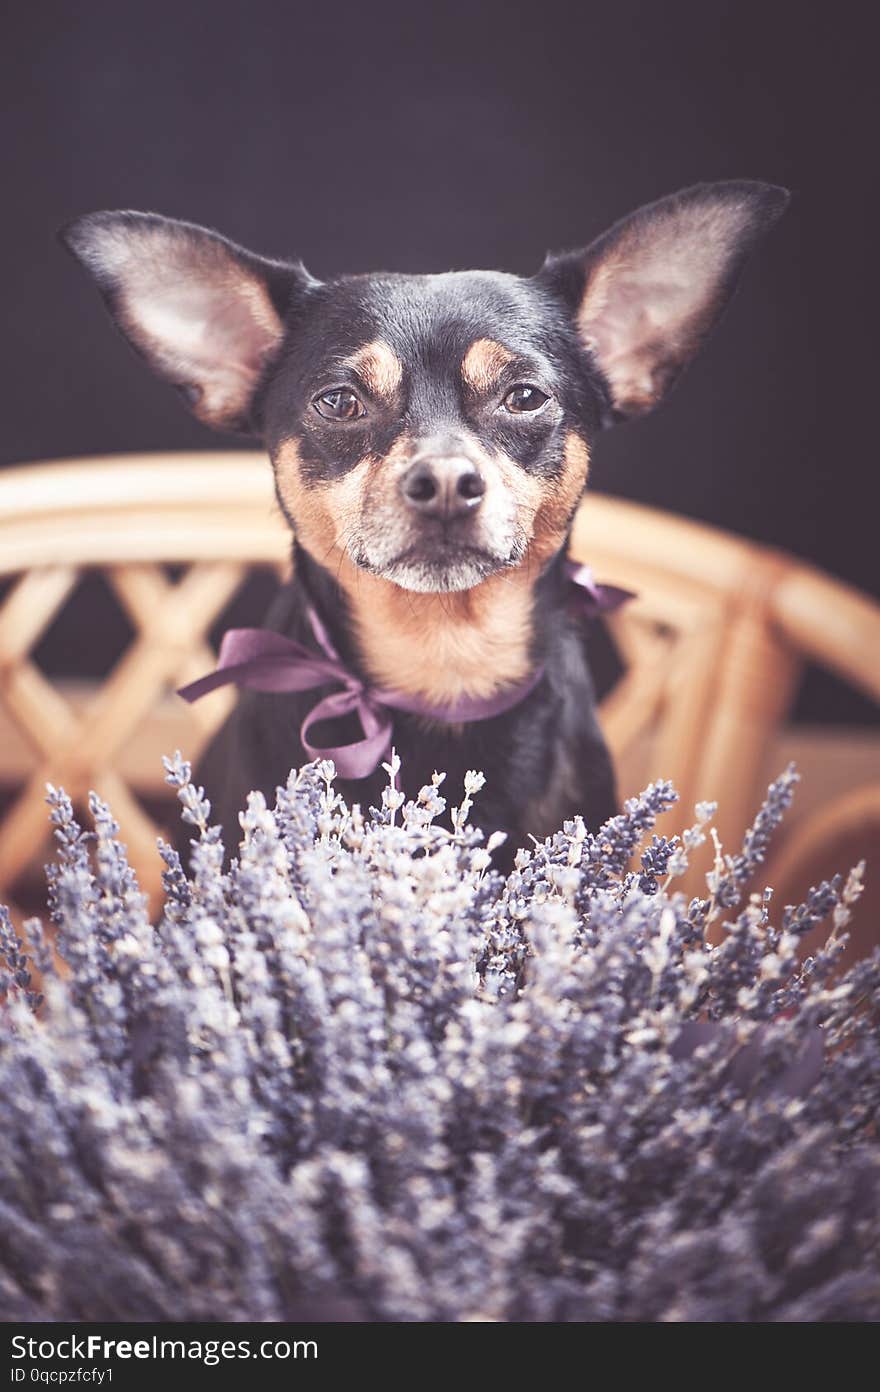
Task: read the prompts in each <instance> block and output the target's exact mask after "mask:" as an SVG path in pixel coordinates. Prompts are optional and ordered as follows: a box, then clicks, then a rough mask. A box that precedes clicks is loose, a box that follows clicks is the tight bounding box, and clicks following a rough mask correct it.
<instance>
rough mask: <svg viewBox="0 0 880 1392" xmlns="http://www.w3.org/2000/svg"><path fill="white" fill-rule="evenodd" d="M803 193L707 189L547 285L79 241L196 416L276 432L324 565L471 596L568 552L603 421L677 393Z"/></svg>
mask: <svg viewBox="0 0 880 1392" xmlns="http://www.w3.org/2000/svg"><path fill="white" fill-rule="evenodd" d="M786 202H787V195H786V194H785V192H784V191H783V190H782V189H778V188H775V187H772V186H770V185H767V184H759V183H749V182H732V183H721V184H708V185H700V186H698V187H696V188H692V189H688V190H685V191H684V192H683V193H679V194H675V195H673V196H672V197H670V198H666V199H663V200H662V201H661V202H659V203H655V204H652V205H650V206H649V207H646V208H643V209H640V210H639V211H638V212H636V213H634V214H633V215H632V216H630V217H628V218H626V219H624V220H623V221H622V222H620V223H618V224H617V225H616V226H614V227H613V228H611V230H610V231H609V232H607V233H606V234H605V235H604V236H603V237H601V238H600V239H599V240H598V241H596V242H594V243H593V244H592V245H591V246H589V247H588V248H586V250H582V251H577V252H571V253H566V254H564V255H559V256H551V257H549V258H548V259H547V261H546V262H545V264H544V266H543V267H542V269H541V270H540V271H539V273H538V274H537V275H536V276H534V277H532V278H531V279H524V278H520V277H518V276H513V275H506V274H503V273H499V272H488V271H464V272H454V273H449V274H445V275H424V276H413V275H386V274H380V275H367V276H344V277H340V278H339V279H336V280H332V281H329V282H327V283H321V282H318V281H316V280H314V279H313V278H312V277H311V276H310V275H309V274H308V272H307V271H306V270H305V269H304V268H303V266H302V265H300V264H298V263H283V262H275V261H268V260H265V259H263V258H261V257H258V256H254V255H253V254H251V253H250V252H247V251H244V250H243V249H241V248H240V247H237V246H234V245H233V244H232V243H231V242H228V241H227V240H225V239H224V238H222V237H220V236H218V235H217V234H216V233H213V232H209V231H206V230H205V229H203V228H200V227H195V226H192V225H190V224H188V223H182V222H176V221H171V220H168V219H166V218H161V217H157V216H155V215H153V214H143V213H96V214H93V215H91V216H88V217H85V218H82V219H80V220H79V221H78V222H76V223H74V224H73V225H72V226H71V227H69V228H67V229H66V231H65V234H64V236H65V240H66V242H67V245H68V246H69V247H70V248H71V250H72V251H73V252H74V253H75V254H76V255H77V256H78V258H79V259H80V260H81V261H82V262H83V263H84V264H85V265H86V267H87V268H88V269H89V270H90V271H91V272H92V274H93V275H94V276H95V278H96V280H97V281H98V284H99V286H100V288H101V290H102V292H103V294H104V296H105V298H106V300H107V302H108V304H109V307H110V309H111V311H112V313H113V315H114V317H115V319H116V321H117V323H118V324H119V326H120V327H121V328H122V330H123V332H124V333H125V334H126V336H127V337H128V339H129V340H130V342H131V343H132V344H133V346H134V347H135V349H136V350H137V351H138V352H139V353H140V354H141V355H142V356H143V357H145V358H146V359H147V361H148V362H149V363H150V364H151V365H152V366H153V368H154V369H155V370H156V371H157V372H159V373H160V374H161V375H162V376H163V377H165V378H166V379H167V380H168V381H170V382H171V383H172V384H173V385H174V386H176V387H177V388H178V389H179V390H180V392H181V393H182V394H183V396H184V398H185V399H186V401H187V403H188V404H189V406H190V408H191V409H192V410H193V411H194V412H195V414H196V415H197V416H198V417H199V418H200V419H201V420H203V421H205V422H207V423H208V424H210V425H213V426H216V427H218V428H221V429H231V430H246V431H249V432H252V433H255V434H258V435H260V436H262V438H263V439H264V440H265V442H266V444H267V446H268V449H269V452H270V454H271V457H272V461H273V465H274V468H275V474H276V482H277V492H278V497H279V500H280V502H281V505H282V507H283V509H284V512H285V514H286V516H287V518H288V520H289V522H290V523H291V526H292V527H293V529H294V532H295V534H296V536H297V538H298V540H299V542H300V544H301V545H303V546H304V547H305V549H306V550H307V551H308V552H309V554H310V555H311V556H312V557H313V558H314V559H315V560H317V561H318V562H320V563H323V564H325V565H330V566H332V567H333V569H334V570H339V569H340V567H342V566H343V565H345V566H347V567H349V568H351V567H354V568H358V569H360V570H361V571H367V572H369V573H370V574H372V575H374V576H380V577H382V578H384V579H385V580H387V581H391V582H393V583H394V584H396V585H397V586H400V587H403V588H404V589H408V590H416V591H422V592H426V591H427V592H444V591H447V592H448V591H455V590H467V589H470V588H472V587H474V586H476V585H478V584H479V583H480V582H481V581H482V580H484V579H485V578H486V577H488V576H490V575H492V574H494V573H496V572H498V571H501V570H504V569H507V568H510V567H517V566H521V565H523V564H528V565H529V566H530V567H532V566H534V567H535V571H536V573H537V572H538V571H539V570H540V569H541V568H542V567H543V565H544V563H545V562H546V560H547V559H549V557H550V556H552V555H553V554H554V553H555V552H556V551H558V549H559V548H560V547H561V546H562V545H563V543H564V541H565V539H566V536H567V533H568V529H569V526H570V523H571V519H572V516H573V513H574V510H575V508H576V506H577V503H578V500H579V498H580V495H581V492H582V490H583V487H584V484H585V482H586V477H587V470H588V465H589V451H590V445H591V441H592V439H593V436H594V435H595V433H596V431H597V429H598V428H599V427H600V426H602V425H604V424H608V423H610V422H612V421H615V420H619V419H623V418H625V417H628V416H634V415H639V414H642V413H643V412H645V411H648V410H650V409H651V408H652V407H653V406H655V405H656V404H657V402H658V401H660V399H661V398H662V397H663V396H664V395H665V393H666V392H667V391H668V390H669V388H670V387H671V385H672V384H673V382H674V381H675V379H676V378H677V376H678V375H679V373H680V372H681V371H682V369H683V368H684V367H685V366H686V365H687V363H688V362H689V361H690V359H691V358H692V357H693V355H694V353H695V352H696V351H697V349H698V348H699V346H700V345H701V343H702V342H703V340H704V339H705V337H706V335H707V333H708V332H709V330H710V329H711V327H712V326H713V324H714V323H715V321H716V320H717V319H718V317H719V315H720V314H721V312H722V310H723V308H724V306H725V304H726V303H727V301H728V299H729V298H730V295H731V294H732V292H733V289H734V287H735V284H736V280H737V277H738V274H739V271H740V268H741V266H742V263H743V261H744V259H745V257H746V255H747V254H748V252H749V251H750V250H751V248H752V247H753V246H754V244H755V243H756V242H757V240H758V239H759V237H760V236H761V235H762V234H763V233H764V232H765V231H766V230H767V229H768V228H769V227H770V226H771V225H772V224H773V222H775V220H776V219H777V218H778V217H779V215H780V214H781V212H782V211H783V209H784V207H785V204H786Z"/></svg>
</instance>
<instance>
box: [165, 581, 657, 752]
mask: <svg viewBox="0 0 880 1392" xmlns="http://www.w3.org/2000/svg"><path fill="white" fill-rule="evenodd" d="M566 568H567V571H568V577H569V580H570V581H571V583H572V585H573V586H574V587H575V588H574V591H573V593H574V595H575V597H576V598H577V602H578V608H579V609H580V611H581V612H582V613H583V614H584V615H585V616H586V617H587V618H590V619H593V618H596V617H597V615H599V614H608V613H611V612H612V611H613V610H615V609H618V608H619V607H620V606H621V604H624V603H626V601H627V600H628V599H631V598H632V597H633V596H632V593H631V591H629V590H622V589H619V588H618V587H617V586H616V585H599V584H597V583H596V581H595V580H594V579H593V573H592V571H591V570H590V567H589V566H586V565H578V564H577V563H576V562H574V561H566ZM307 612H308V617H309V622H310V624H311V626H312V632H313V633H314V635H315V641H316V642H317V644H318V647H319V648H320V649H321V652H320V653H316V652H312V650H311V649H310V648H306V647H304V646H303V644H302V643H297V642H296V641H295V640H294V639H292V638H286V637H285V636H284V634H282V633H273V632H272V631H271V629H266V628H231V629H229V631H228V632H227V633H225V634H224V635H223V642H222V643H221V645H220V657H219V660H218V663H217V670H216V671H214V672H211V673H209V674H208V676H205V677H201V678H200V679H199V680H198V681H194V682H190V684H189V685H188V686H182V687H181V688H180V690H179V692H178V695H179V696H182V697H183V698H184V700H185V701H198V700H199V699H200V698H201V697H202V696H206V695H207V694H208V692H209V691H215V690H216V689H217V687H219V686H228V685H229V684H230V683H233V682H234V683H235V685H236V686H239V687H249V688H250V689H251V690H253V691H313V690H315V688H317V687H321V686H327V685H328V684H330V683H335V684H338V685H339V686H341V688H342V689H341V690H340V691H333V692H331V693H330V694H329V695H328V696H324V697H322V698H321V700H320V701H318V702H317V704H316V705H314V706H313V707H312V709H311V710H310V711H309V713H308V715H307V716H306V718H305V720H304V721H303V723H302V726H301V727H300V739H301V740H302V745H303V748H304V749H305V751H306V753H307V754H308V755H309V757H310V758H311V759H332V760H333V762H334V763H335V765H336V767H337V769H338V771H339V773H340V775H341V776H342V777H343V778H347V779H359V778H366V777H367V775H368V774H371V773H372V772H373V771H374V770H375V769H376V768H378V766H379V764H380V762H381V760H382V758H383V756H384V755H385V754H387V752H388V750H389V749H390V747H391V736H392V730H393V723H392V718H391V714H390V712H391V711H393V710H399V711H408V712H410V714H413V715H422V716H427V717H429V718H430V719H433V720H442V721H445V722H446V723H448V724H451V725H457V724H465V723H468V722H470V721H474V720H489V719H491V717H492V716H494V715H502V714H503V713H504V712H505V711H508V710H512V709H513V707H514V706H517V705H519V703H520V702H521V701H524V700H525V698H526V696H528V695H529V693H530V692H531V691H533V690H534V689H535V687H536V686H537V685H538V682H539V681H540V680H541V678H542V676H543V675H544V668H543V667H537V668H536V669H535V671H534V672H532V673H531V675H530V676H528V677H526V679H525V680H524V681H521V682H518V683H517V684H516V685H515V686H511V687H508V688H507V690H505V691H502V692H500V693H499V694H498V695H496V696H490V697H471V696H463V697H460V698H459V699H458V700H457V701H452V702H450V703H449V704H448V705H439V706H438V705H430V704H429V703H428V702H427V701H425V700H424V699H423V698H421V697H418V696H407V695H406V693H405V692H402V691H393V690H384V689H383V688H381V687H375V686H368V685H367V684H366V683H365V682H363V681H361V679H360V678H359V677H357V676H355V674H354V673H353V672H351V671H349V669H348V668H347V667H346V666H345V664H344V662H343V661H342V659H341V657H340V656H339V654H338V652H337V651H336V649H335V648H334V646H333V644H332V642H331V641H330V637H329V634H328V633H327V630H326V629H325V627H324V625H323V624H322V622H321V620H320V619H319V617H318V615H317V614H316V612H315V610H314V609H313V608H312V607H311V605H309V608H308V611H307ZM352 713H354V714H356V715H357V717H358V720H359V721H360V725H361V729H362V730H363V732H364V734H363V738H362V739H359V740H354V741H353V742H352V743H351V744H340V745H331V746H329V747H328V748H326V749H321V748H319V747H318V746H316V745H313V744H311V743H310V741H309V731H310V730H311V728H312V726H313V725H317V724H318V722H319V721H321V720H335V719H337V718H338V717H340V716H344V715H350V714H352Z"/></svg>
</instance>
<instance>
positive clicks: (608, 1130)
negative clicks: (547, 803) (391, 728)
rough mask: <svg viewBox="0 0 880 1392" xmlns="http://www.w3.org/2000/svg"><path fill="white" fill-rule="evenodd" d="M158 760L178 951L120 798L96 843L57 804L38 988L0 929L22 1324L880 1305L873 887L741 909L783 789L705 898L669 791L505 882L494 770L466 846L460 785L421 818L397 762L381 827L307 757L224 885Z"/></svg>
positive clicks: (821, 1314) (195, 806)
mask: <svg viewBox="0 0 880 1392" xmlns="http://www.w3.org/2000/svg"><path fill="white" fill-rule="evenodd" d="M167 768H168V779H169V782H170V783H172V784H173V785H174V786H175V787H176V788H177V789H178V795H179V798H180V801H181V803H182V806H183V816H184V818H185V820H186V821H187V822H188V823H190V824H191V826H192V828H193V832H194V846H193V854H192V868H191V872H190V874H189V875H186V874H184V872H183V869H182V867H181V864H180V861H179V860H178V858H177V856H176V855H175V853H174V851H172V850H171V849H170V848H169V847H166V846H163V847H162V848H161V851H162V855H163V857H164V860H165V864H166V874H165V884H166V890H167V902H166V904H165V908H164V911H163V915H162V918H161V921H160V922H159V923H158V925H156V926H153V925H152V924H151V922H150V919H149V916H148V913H147V909H146V905H145V901H144V898H143V896H142V895H141V893H140V892H139V889H138V886H137V884H136V882H135V879H134V876H133V874H132V872H131V870H130V868H129V866H128V864H127V861H126V856H125V850H124V848H123V847H122V846H121V845H120V844H119V841H118V840H117V831H118V828H117V826H116V824H115V823H114V821H113V819H112V817H111V814H110V812H109V810H108V808H107V807H106V806H104V804H103V803H101V802H100V801H99V800H98V799H97V798H93V799H92V804H91V815H92V819H93V822H94V830H93V831H84V830H82V829H81V828H80V826H79V825H77V823H76V821H75V820H74V816H73V811H72V808H71V805H70V802H69V801H68V799H67V798H66V797H65V795H64V794H63V793H60V792H55V791H54V790H52V791H51V793H50V798H49V801H50V807H51V818H52V821H53V823H54V827H55V835H56V839H57V843H58V857H57V863H56V864H55V865H54V866H53V867H52V868H51V869H50V871H49V914H50V918H51V920H52V923H53V924H54V925H55V928H56V931H57V940H58V947H59V951H60V954H61V956H62V957H63V960H64V962H65V963H66V970H65V971H64V972H63V973H62V974H58V973H57V972H56V971H55V970H54V969H53V961H52V953H51V951H50V949H49V946H48V940H47V937H46V935H45V933H44V930H43V928H42V927H41V925H40V923H39V922H37V921H32V922H30V923H28V924H27V925H26V928H25V934H26V939H27V941H28V943H29V948H28V950H29V951H30V953H31V954H32V955H33V959H34V961H35V962H36V964H37V966H38V967H39V969H40V972H41V977H42V987H41V989H42V992H43V996H44V999H43V996H39V995H38V994H37V993H36V990H35V988H34V983H33V981H32V977H31V966H32V964H31V962H30V959H29V958H28V956H27V955H26V952H25V948H24V946H23V944H22V942H21V941H20V940H19V939H18V938H17V936H16V934H15V932H14V931H13V928H12V926H11V923H10V921H9V918H8V915H5V913H4V915H3V917H2V919H0V960H2V961H3V962H4V963H5V974H0V987H2V989H3V990H4V991H5V997H6V999H5V1005H2V1006H0V1309H2V1312H3V1314H4V1316H5V1317H6V1318H7V1319H25V1320H26V1319H56V1320H84V1319H86V1320H99V1319H100V1320H114V1319H115V1320H125V1319H137V1320H176V1319H192V1320H200V1319H217V1320H236V1319H254V1320H282V1319H285V1318H290V1317H298V1316H300V1317H301V1316H302V1315H303V1313H304V1311H306V1312H308V1311H309V1310H311V1311H312V1313H317V1314H318V1316H319V1317H320V1316H321V1315H322V1314H323V1317H325V1318H340V1317H341V1318H350V1319H363V1320H368V1319H369V1320H372V1319H378V1320H540V1321H550V1320H651V1321H655V1320H750V1321H756V1320H760V1321H765V1320H766V1321H776V1320H803V1321H806V1320H810V1321H811V1320H841V1319H846V1320H868V1319H876V1318H877V1317H878V1316H880V1146H878V1144H877V1108H878V1100H880V1045H878V1006H880V956H878V955H875V956H874V957H873V958H872V959H869V960H865V961H861V962H858V963H857V964H856V965H854V966H853V967H851V968H850V969H849V971H847V972H846V974H845V975H843V974H841V971H840V964H839V956H840V951H841V944H842V940H843V938H842V934H843V933H844V930H845V925H846V921H847V918H848V915H849V905H850V904H851V903H852V902H853V900H854V899H855V898H856V897H857V895H858V893H859V889H860V870H856V871H854V872H853V873H852V874H851V875H850V877H849V879H848V880H847V881H845V882H844V881H843V880H841V879H840V878H837V879H835V880H833V881H831V882H830V883H825V884H822V885H820V886H819V887H818V888H817V889H815V890H814V891H813V892H812V893H811V894H810V896H809V897H808V900H807V902H806V903H805V904H803V905H801V906H800V907H799V908H796V909H792V908H786V909H784V910H783V911H782V912H781V913H780V914H776V913H774V911H773V910H772V908H771V902H770V896H769V893H766V894H764V895H763V896H755V895H753V896H752V897H750V898H748V899H747V900H745V901H743V895H744V892H745V886H746V885H747V884H748V883H749V882H750V881H751V879H752V877H753V874H754V871H755V869H756V867H757V866H759V865H760V863H761V861H762V859H763V856H764V852H765V847H766V844H767V839H768V837H769V836H770V834H771V833H772V831H773V829H774V827H775V826H776V824H777V823H778V822H779V820H780V818H781V816H782V815H783V812H784V810H785V808H786V806H787V805H788V803H789V801H790V799H791V795H792V791H793V786H794V781H795V775H794V774H793V772H792V771H791V770H789V771H788V772H787V773H785V774H784V775H783V776H782V777H781V778H780V779H779V780H778V781H777V782H776V783H775V784H774V785H773V786H772V787H771V788H770V790H769V793H768V797H767V801H766V803H765V804H764V807H763V808H762V809H761V811H760V813H759V815H758V818H757V820H756V822H755V824H754V826H753V827H752V828H751V830H750V831H749V832H748V834H747V836H746V839H745V843H744V846H743V848H742V850H741V852H740V853H738V854H736V855H725V854H724V853H723V852H722V851H721V850H720V848H719V849H718V850H717V854H716V859H715V866H714V868H713V870H712V872H711V874H710V875H709V877H708V885H707V894H706V897H705V898H698V899H692V900H690V901H688V900H687V898H686V897H685V896H684V895H682V894H681V893H677V892H676V889H675V882H676V878H677V877H678V876H679V875H681V873H682V872H683V871H684V870H685V868H686V866H687V859H688V856H689V854H690V853H691V852H692V851H693V849H694V848H695V846H697V845H698V844H699V843H700V842H702V841H703V840H705V839H706V836H707V835H708V834H709V833H710V827H711V819H712V814H713V810H714V809H713V808H712V807H711V806H708V805H702V806H700V807H699V808H698V809H697V814H696V822H695V824H694V826H693V827H691V828H690V830H688V831H686V832H685V833H684V834H683V836H681V837H680V838H677V837H676V838H671V839H667V838H665V837H658V836H657V835H652V830H653V824H654V822H655V819H656V817H657V815H658V814H659V813H660V812H661V811H663V810H664V809H665V808H667V807H668V806H669V805H670V803H671V802H672V801H673V800H674V793H673V791H672V789H671V787H670V786H669V785H668V784H662V783H661V784H655V785H654V786H652V787H650V788H648V789H647V791H646V792H645V793H644V794H643V795H642V796H641V797H639V798H637V799H634V800H633V801H631V802H629V803H628V804H627V805H626V808H625V810H624V812H623V813H622V814H621V815H620V816H618V817H616V818H614V819H613V820H612V821H611V822H609V823H608V824H607V825H606V826H605V827H604V828H603V829H602V830H601V831H600V832H599V833H598V834H597V835H591V834H589V833H588V832H587V831H586V829H585V827H584V825H583V824H582V823H581V822H580V821H577V820H576V821H574V822H572V823H568V824H566V825H565V827H564V828H563V829H562V830H561V831H560V832H559V833H557V834H556V835H555V836H554V837H552V838H551V839H550V840H548V841H546V842H545V843H544V844H541V845H535V847H534V848H533V849H532V850H530V851H528V852H520V854H519V856H518V858H517V864H516V869H515V870H514V871H513V873H512V874H511V875H510V876H509V877H507V878H506V879H505V878H502V877H501V876H500V875H499V874H498V873H497V872H496V871H495V870H494V869H493V866H492V862H491V849H492V847H491V844H490V845H488V846H487V845H484V844H482V842H481V839H480V837H479V835H478V834H477V833H476V832H474V831H472V830H471V828H470V827H469V824H468V814H469V811H470V808H471V805H472V798H473V797H474V796H475V795H477V794H478V792H479V787H480V785H481V782H482V779H481V777H480V776H479V775H477V774H473V775H469V776H468V779H467V782H466V787H465V792H464V797H463V800H462V801H461V802H460V803H459V805H458V806H457V807H455V808H453V809H452V812H451V817H450V818H449V819H448V822H447V829H444V828H443V827H441V826H440V825H439V824H438V817H439V816H440V814H441V813H443V812H444V811H445V810H446V807H445V801H444V796H443V792H444V789H443V780H442V778H441V777H440V776H435V778H434V780H433V782H432V784H431V786H429V787H426V788H424V789H422V791H421V793H420V795H419V797H418V798H417V800H416V801H414V802H410V803H407V802H405V800H404V798H403V795H402V794H401V793H400V792H399V791H398V790H397V788H396V773H397V767H396V765H395V763H394V762H393V761H392V764H391V765H390V766H389V769H388V772H389V786H388V788H387V789H386V792H385V794H384V797H383V805H382V807H381V808H379V809H374V810H372V811H370V812H369V814H368V815H365V814H364V813H362V812H361V810H360V809H359V808H357V807H347V806H345V805H344V804H343V802H342V801H341V799H340V798H339V796H338V795H337V794H336V793H335V791H334V787H333V769H332V767H331V766H328V765H326V764H317V765H310V766H308V767H306V768H304V769H302V770H300V771H298V772H296V773H294V774H292V775H291V778H290V781H289V782H288V784H287V786H286V787H285V788H283V789H280V790H279V792H278V796H277V801H276V804H275V807H274V809H270V808H269V807H267V805H266V803H265V801H264V800H263V798H262V797H260V796H258V795H253V796H252V797H251V799H250V801H249V803H248V806H247V809H246V811H245V812H244V813H243V815H242V827H243V842H242V846H241V849H240V852H239V856H238V859H237V861H235V862H233V864H232V866H231V868H230V869H225V868H224V856H223V848H222V846H221V844H220V840H219V833H218V832H217V830H216V829H215V828H212V827H211V825H210V808H209V806H208V804H207V802H206V801H205V798H204V794H203V793H202V791H201V790H200V789H198V788H197V787H195V786H193V784H192V782H191V778H190V771H189V768H188V766H187V765H186V764H185V763H184V762H183V761H182V760H181V759H180V758H179V756H178V757H177V758H175V759H174V760H171V761H169V762H168V765H167ZM648 837H650V838H651V839H650V841H649V842H648V843H647V844H645V842H646V838H648ZM639 845H642V846H643V849H642V853H641V865H640V869H639V870H638V871H637V872H636V873H633V872H632V871H631V870H630V868H629V867H630V864H631V857H632V854H633V852H634V851H635V850H636V849H637V848H638V847H639ZM823 919H827V920H828V921H829V936H828V941H827V945H826V947H825V948H824V949H823V951H821V952H819V953H818V954H817V955H815V956H814V957H812V958H811V959H809V960H806V961H805V960H803V959H802V956H801V954H799V951H798V949H799V944H800V940H801V938H802V937H803V935H804V934H805V933H806V932H808V931H809V930H811V929H812V928H814V927H815V926H816V924H817V923H818V922H820V921H822V920H823ZM713 923H715V925H716V928H717V927H723V931H722V933H721V941H720V945H718V946H714V947H710V946H709V945H708V939H707V930H708V929H709V927H710V925H711V924H713ZM331 1291H332V1292H333V1295H332V1296H331V1295H329V1294H328V1293H329V1292H331Z"/></svg>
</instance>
